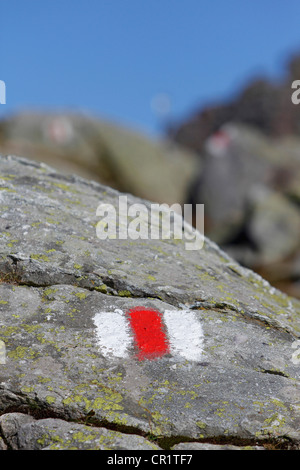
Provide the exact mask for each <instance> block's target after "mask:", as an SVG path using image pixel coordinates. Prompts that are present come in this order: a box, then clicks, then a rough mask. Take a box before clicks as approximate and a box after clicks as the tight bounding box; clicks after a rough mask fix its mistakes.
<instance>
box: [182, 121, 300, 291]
mask: <svg viewBox="0 0 300 470" xmlns="http://www.w3.org/2000/svg"><path fill="white" fill-rule="evenodd" d="M299 151H300V139H299V138H296V137H294V138H285V139H280V140H272V139H268V138H266V137H265V136H263V135H262V134H261V133H260V132H259V131H255V130H253V129H250V128H248V127H245V126H241V125H236V124H235V125H234V124H227V125H226V126H223V128H222V129H221V130H220V131H219V132H218V133H217V134H215V135H214V136H212V137H210V138H209V139H208V140H207V142H206V147H205V154H204V156H203V164H202V167H201V170H200V171H199V172H198V175H196V176H195V179H194V183H193V185H192V186H191V191H190V199H189V202H191V203H192V204H194V205H196V204H198V203H202V204H204V206H205V233H206V235H207V236H209V237H210V238H211V239H212V240H214V241H215V242H216V243H218V245H219V246H221V247H222V249H224V250H225V251H226V252H227V253H228V254H230V255H231V256H233V257H234V258H235V259H236V260H237V261H238V262H240V263H242V264H243V265H244V266H247V267H248V268H251V269H253V270H255V271H256V272H258V273H260V274H262V275H263V277H265V278H266V279H268V280H269V281H270V282H271V283H272V285H275V286H277V287H280V288H281V289H283V290H285V291H286V292H287V293H289V294H291V295H293V296H296V297H299V298H300V271H299V259H300V238H299V233H300V211H299V207H300V206H299V204H300V198H299V187H300V153H299Z"/></svg>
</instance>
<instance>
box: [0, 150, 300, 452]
mask: <svg viewBox="0 0 300 470" xmlns="http://www.w3.org/2000/svg"><path fill="white" fill-rule="evenodd" d="M119 196H120V193H118V192H117V191H116V190H114V189H111V188H108V187H105V186H103V185H101V184H99V183H95V182H90V181H86V180H84V179H82V178H79V177H77V176H63V175H60V174H59V173H57V172H55V170H53V169H52V168H49V167H47V166H46V165H43V164H39V163H35V162H32V161H28V160H26V159H21V158H17V157H1V158H0V198H1V199H0V210H1V219H0V224H1V230H0V236H1V251H0V273H1V274H0V279H1V283H0V340H1V341H3V342H4V344H5V349H6V360H5V363H4V364H3V363H0V413H1V415H2V416H1V419H0V437H1V442H0V445H1V446H2V448H9V449H10V448H14V449H44V448H47V449H51V448H60V449H65V448H66V449H67V448H72V449H75V448H76V449H82V448H84V449H87V448H90V449H92V448H101V449H102V448H109V449H145V450H146V449H150V448H155V449H157V448H161V449H176V448H177V449H178V447H176V446H181V448H189V449H193V448H194V449H198V448H199V445H200V444H214V445H225V444H226V445H230V446H232V445H234V446H236V447H238V448H240V449H242V448H245V447H246V448H247V446H251V447H254V448H255V447H256V446H258V447H259V448H261V447H263V448H288V449H292V448H300V434H299V427H300V402H299V397H300V382H299V379H300V364H299V361H298V359H297V357H298V356H297V355H296V354H295V352H296V351H297V350H295V347H296V346H297V345H298V343H297V338H299V336H300V302H299V301H298V300H296V299H294V298H291V297H288V296H287V295H285V294H283V293H281V292H280V291H278V290H276V289H274V288H273V287H271V286H270V285H269V283H268V282H266V281H265V280H263V279H262V278H261V277H260V276H258V275H257V274H255V273H254V272H252V271H250V270H248V269H245V268H242V267H241V266H240V265H239V264H238V263H237V262H235V261H233V259H231V258H230V257H229V256H228V255H226V254H225V253H224V252H223V251H221V250H220V249H219V248H218V247H217V245H215V244H214V243H213V242H211V241H210V240H209V239H205V243H204V246H203V248H202V249H201V250H196V251H195V250H194V251H192V250H187V249H186V244H185V241H184V240H176V239H170V240H164V239H158V240H148V239H139V238H138V239H136V240H133V239H127V240H126V239H118V238H116V239H109V240H108V239H107V240H101V239H99V238H98V237H97V235H96V226H97V223H98V222H99V216H97V215H96V209H97V207H98V205H99V204H100V203H105V204H112V205H113V206H114V207H117V206H118V201H119ZM137 202H138V203H144V204H145V205H146V206H147V207H150V203H149V202H147V201H142V200H140V199H137V198H135V197H133V196H130V195H128V203H129V204H133V203H137ZM137 308H139V309H143V311H144V312H148V311H151V312H157V313H158V317H159V318H160V324H161V325H162V324H163V323H164V327H162V329H160V327H158V326H157V325H156V326H155V332H156V333H157V335H156V334H155V335H152V336H153V337H154V336H155V337H156V336H157V337H158V336H159V335H163V334H164V335H165V337H166V338H167V339H166V341H167V342H168V344H169V345H170V347H169V348H166V349H165V350H164V351H163V352H162V353H160V354H158V349H155V348H156V347H157V346H155V347H154V349H155V352H157V354H156V356H155V354H154V353H153V357H151V355H150V356H147V355H144V356H143V354H141V351H143V347H144V346H143V345H142V346H141V343H140V341H139V334H142V335H144V334H145V332H141V331H139V333H138V330H137V329H136V327H133V324H132V323H131V324H130V327H129V326H128V325H129V323H128V322H129V318H131V319H132V318H133V317H132V316H131V317H130V315H131V312H136V311H140V310H136V309H137ZM147 309H148V310H147ZM123 312H124V315H122V313H123ZM158 317H157V318H158ZM144 319H147V315H145V316H144V317H143V318H142V320H143V321H144ZM121 320H122V322H123V323H122V322H121ZM118 321H120V322H121V323H118ZM114 322H115V323H114ZM126 322H127V323H126ZM120 325H121V326H120ZM126 325H127V326H126ZM143 325H144V329H145V330H146V329H147V328H150V326H149V324H145V323H144V324H143ZM143 325H142V326H143ZM122 327H123V329H122ZM150 330H151V328H150ZM151 331H152V330H151ZM125 332H126V335H125ZM109 334H111V335H112V336H109ZM108 339H109V341H111V343H109V344H108V346H107V342H106V343H105V341H108ZM150 339H151V341H152V338H150ZM125 340H126V341H129V342H128V343H125ZM103 341H104V343H103ZM149 341H150V340H149ZM125 346H126V347H125Z"/></svg>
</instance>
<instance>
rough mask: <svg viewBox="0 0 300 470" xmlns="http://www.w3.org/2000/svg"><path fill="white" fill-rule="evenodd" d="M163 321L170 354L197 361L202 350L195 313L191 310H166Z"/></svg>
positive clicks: (201, 332) (199, 327) (200, 335)
mask: <svg viewBox="0 0 300 470" xmlns="http://www.w3.org/2000/svg"><path fill="white" fill-rule="evenodd" d="M164 322H165V325H166V327H167V330H168V336H169V341H170V348H171V354H173V355H174V356H178V355H179V356H181V357H184V358H185V359H187V360H189V361H199V360H200V359H201V356H202V352H203V331H202V326H201V324H200V322H199V320H198V319H197V317H196V315H195V313H194V312H192V311H191V310H166V311H165V312H164Z"/></svg>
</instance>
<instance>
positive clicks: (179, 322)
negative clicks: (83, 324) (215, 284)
mask: <svg viewBox="0 0 300 470" xmlns="http://www.w3.org/2000/svg"><path fill="white" fill-rule="evenodd" d="M94 323H95V326H96V335H97V340H98V344H99V348H100V351H101V353H102V354H103V355H104V356H107V357H110V356H114V357H118V358H127V357H130V356H131V355H132V354H134V355H135V356H136V357H137V358H138V360H145V359H148V360H151V359H156V358H159V357H162V356H165V355H166V354H171V355H172V356H175V357H176V356H177V357H178V356H179V357H181V358H183V359H187V360H189V361H199V360H200V359H201V356H202V352H203V331H202V326H201V324H200V322H199V320H198V318H197V317H196V315H195V312H193V311H191V310H165V311H164V312H163V313H161V312H159V311H158V310H154V309H149V308H146V307H136V308H133V309H130V310H128V311H127V312H123V310H120V309H116V310H114V311H113V312H108V311H105V312H99V313H97V314H96V315H95V316H94ZM133 351H134V352H133Z"/></svg>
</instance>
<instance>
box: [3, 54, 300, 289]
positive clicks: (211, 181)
mask: <svg viewBox="0 0 300 470" xmlns="http://www.w3.org/2000/svg"><path fill="white" fill-rule="evenodd" d="M297 79H300V57H294V58H292V59H291V61H290V63H289V66H288V69H287V72H286V75H285V76H284V77H283V79H282V81H281V82H272V81H270V80H267V79H265V78H259V79H257V80H254V81H252V82H251V83H249V84H247V85H246V86H245V88H244V89H243V90H241V91H240V93H238V94H237V95H236V96H235V97H233V98H232V99H231V100H230V101H228V102H226V103H217V104H213V105H212V106H207V107H206V108H205V109H199V110H198V111H196V112H195V113H193V114H192V115H191V116H190V117H189V118H187V119H186V120H185V122H182V123H177V124H176V125H175V124H172V125H169V127H168V128H167V129H166V133H165V138H163V139H161V140H154V139H150V138H147V137H146V136H144V135H141V134H139V133H138V132H134V131H132V130H129V129H126V128H123V127H121V126H119V125H116V124H113V123H109V122H106V121H105V120H100V119H98V118H95V117H93V116H89V115H85V114H82V115H80V114H70V113H67V112H66V113H63V112H60V113H47V112H44V113H34V112H22V113H20V114H15V115H13V116H9V117H6V118H5V119H3V120H2V121H1V122H0V152H1V153H2V154H14V155H18V156H24V157H28V158H31V159H39V157H40V156H41V155H43V161H44V162H45V163H47V164H49V165H51V166H53V167H55V168H57V169H60V170H61V171H62V172H64V173H70V172H73V173H77V174H79V175H81V176H84V177H87V178H90V179H93V180H96V181H100V182H102V183H104V184H106V185H109V186H112V187H114V188H116V189H118V190H120V191H123V192H129V193H132V194H134V195H136V196H139V197H142V198H145V199H149V200H151V201H155V202H166V203H168V204H172V203H180V204H184V203H192V204H194V205H196V204H204V205H205V235H206V236H208V237H209V238H211V239H212V240H213V241H216V242H217V243H218V245H220V246H221V248H223V249H224V250H225V251H226V252H228V253H229V254H230V255H232V256H233V257H234V258H235V259H236V260H237V261H239V262H240V263H241V264H242V265H244V266H246V267H249V268H251V269H253V270H255V271H256V272H258V273H259V274H261V275H262V276H263V277H265V278H266V279H267V280H269V282H270V283H271V284H272V285H274V286H276V287H278V288H280V289H281V290H283V291H285V292H287V293H288V294H290V295H292V296H295V297H298V298H300V237H299V234H300V105H299V106H297V105H295V104H293V103H292V100H291V96H292V93H293V91H294V90H293V89H292V88H291V85H292V82H293V81H294V80H297Z"/></svg>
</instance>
